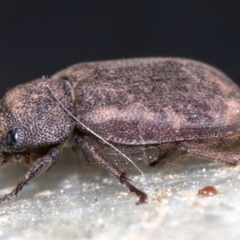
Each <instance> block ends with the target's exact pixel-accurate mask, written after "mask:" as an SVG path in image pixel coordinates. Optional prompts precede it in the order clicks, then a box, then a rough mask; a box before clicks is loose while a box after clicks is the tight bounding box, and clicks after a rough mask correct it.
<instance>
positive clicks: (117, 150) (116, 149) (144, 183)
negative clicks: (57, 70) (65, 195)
mask: <svg viewBox="0 0 240 240" xmlns="http://www.w3.org/2000/svg"><path fill="white" fill-rule="evenodd" d="M47 88H48V90H49V91H50V93H51V94H52V96H53V97H54V99H55V100H56V101H57V102H58V104H59V105H60V106H61V107H62V108H63V110H64V111H65V112H67V113H68V114H69V115H70V116H71V117H72V118H73V119H74V120H75V121H77V122H78V123H79V124H80V125H81V126H83V127H84V128H85V129H86V130H88V131H89V132H90V133H92V134H93V135H94V136H96V137H97V138H99V139H100V140H102V141H103V142H104V143H105V144H107V145H108V146H110V147H111V148H113V149H114V150H115V151H116V152H118V153H120V154H121V155H122V156H123V157H124V158H126V159H127V160H128V162H130V163H131V164H132V165H133V166H134V167H135V168H136V169H137V170H138V171H139V172H140V173H141V175H142V177H141V178H142V179H141V182H142V184H143V188H145V186H146V179H145V176H144V173H143V171H142V170H141V169H140V168H139V167H138V166H137V165H136V164H135V163H134V162H133V161H132V160H131V159H130V158H129V157H128V156H126V155H125V154H124V153H122V152H121V151H120V150H119V149H118V148H116V147H114V146H113V145H112V144H111V143H109V142H108V141H106V140H105V139H104V138H102V137H101V136H100V135H98V134H97V133H95V132H94V131H92V130H91V129H90V128H88V127H87V126H86V125H85V124H83V123H82V122H80V121H79V120H78V119H77V118H76V117H75V116H74V115H73V114H72V113H71V112H70V111H69V110H68V109H67V108H66V107H65V106H64V105H63V104H62V103H61V102H60V101H59V100H58V99H57V97H56V96H55V95H54V93H53V91H52V90H51V88H50V87H49V85H48V84H47Z"/></svg>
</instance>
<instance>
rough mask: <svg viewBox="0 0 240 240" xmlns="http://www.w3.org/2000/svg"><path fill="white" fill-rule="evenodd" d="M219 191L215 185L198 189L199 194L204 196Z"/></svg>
mask: <svg viewBox="0 0 240 240" xmlns="http://www.w3.org/2000/svg"><path fill="white" fill-rule="evenodd" d="M217 193H218V191H217V190H216V188H215V187H213V186H206V187H204V188H202V189H200V190H199V191H198V195H200V196H203V197H208V196H212V195H216V194H217Z"/></svg>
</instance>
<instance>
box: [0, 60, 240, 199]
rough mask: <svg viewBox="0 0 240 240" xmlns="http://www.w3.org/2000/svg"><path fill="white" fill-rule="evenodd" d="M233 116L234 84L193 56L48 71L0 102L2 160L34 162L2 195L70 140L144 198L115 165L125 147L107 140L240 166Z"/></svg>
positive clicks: (156, 160)
mask: <svg viewBox="0 0 240 240" xmlns="http://www.w3.org/2000/svg"><path fill="white" fill-rule="evenodd" d="M76 120H77V121H76ZM239 120H240V89H239V88H238V86H237V85H236V84H234V83H233V82H232V81H231V80H230V79H229V78H228V77H227V76H226V75H224V74H223V73H222V72H220V71H219V70H217V69H215V68H213V67H210V66H209V65H206V64H203V63H200V62H197V61H192V60H187V59H178V58H145V59H144V58H142V59H129V60H113V61H102V62H89V63H80V64H76V65H73V66H71V67H69V68H67V69H65V70H63V71H61V72H58V73H57V74H55V75H53V76H52V77H51V78H50V79H44V78H41V79H36V80H33V81H31V82H28V83H25V84H22V85H18V86H16V87H15V88H13V89H10V90H9V91H8V92H7V93H6V94H5V96H4V97H3V99H2V100H1V104H0V154H1V158H0V163H1V165H3V164H5V163H8V162H16V161H20V160H22V159H24V160H25V161H26V162H28V163H29V162H32V165H31V167H30V168H29V170H28V172H27V173H26V174H25V175H24V177H23V178H22V179H21V180H20V181H19V183H18V184H17V186H16V188H14V189H13V191H12V192H11V193H9V194H7V195H6V196H4V197H3V198H1V199H0V202H2V201H4V200H6V199H10V198H11V197H13V196H14V195H17V194H18V193H19V191H21V190H22V188H23V187H24V186H25V185H26V184H28V183H29V182H30V181H31V180H32V179H34V178H35V177H37V176H39V175H40V174H42V173H44V172H45V171H46V170H47V169H48V168H49V167H50V166H51V165H52V164H53V163H55V162H56V161H57V159H58V158H59V156H60V154H61V151H62V148H63V147H71V148H73V149H74V151H75V152H76V153H77V154H78V155H79V156H80V158H81V160H82V161H85V162H91V161H96V162H97V163H99V164H100V165H101V166H102V167H104V168H105V169H107V170H109V171H110V172H111V173H112V174H113V175H114V176H115V177H116V178H117V179H118V180H119V181H120V182H121V183H122V184H124V185H126V186H127V187H128V188H129V190H130V191H131V192H134V193H135V194H136V195H137V196H138V198H139V199H138V203H144V202H146V201H147V195H146V194H145V193H144V192H142V191H141V190H139V189H137V188H136V187H135V186H134V185H133V184H132V183H130V180H129V179H128V178H127V177H126V173H125V172H123V171H122V170H120V169H119V168H118V167H117V165H119V163H120V162H123V161H124V155H121V154H113V153H114V152H115V150H114V149H113V148H112V147H111V145H112V146H114V147H115V148H116V149H119V151H121V152H122V153H124V154H126V155H127V156H128V157H129V158H130V159H132V160H133V161H134V162H137V161H139V160H143V161H144V162H145V163H147V164H148V165H150V166H155V165H157V166H164V165H166V164H171V163H172V162H173V161H175V160H177V159H179V158H181V157H182V156H184V155H185V154H191V155H196V156H201V157H204V158H208V159H213V160H216V161H221V162H224V163H227V164H231V165H236V164H237V163H238V161H239V159H240V153H239V152H236V151H234V150H233V148H234V146H236V145H237V144H238V143H239V140H240V121H239ZM81 123H82V124H81ZM83 124H84V125H85V126H87V128H86V127H84V125H83ZM89 129H90V130H91V132H90V131H89ZM92 133H95V134H92ZM98 136H100V138H99V137H98ZM102 139H103V140H104V141H105V142H104V141H102ZM106 143H109V144H106ZM115 153H116V152H115Z"/></svg>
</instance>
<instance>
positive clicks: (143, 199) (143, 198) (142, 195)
mask: <svg viewBox="0 0 240 240" xmlns="http://www.w3.org/2000/svg"><path fill="white" fill-rule="evenodd" d="M119 181H120V182H121V183H122V184H124V185H126V186H127V187H128V189H129V191H130V192H132V193H135V194H136V195H137V196H138V201H137V203H136V204H137V205H138V204H142V203H147V194H146V193H144V192H142V191H141V190H139V189H137V188H136V187H135V186H133V185H132V184H131V183H130V182H129V181H131V180H130V179H129V178H127V177H126V173H123V174H122V175H121V177H120V178H119Z"/></svg>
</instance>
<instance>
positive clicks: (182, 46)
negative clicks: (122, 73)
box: [0, 0, 240, 96]
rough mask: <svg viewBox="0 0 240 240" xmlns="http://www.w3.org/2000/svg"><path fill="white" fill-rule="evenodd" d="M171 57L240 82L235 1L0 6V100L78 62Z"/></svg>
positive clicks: (57, 1)
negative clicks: (202, 64)
mask: <svg viewBox="0 0 240 240" xmlns="http://www.w3.org/2000/svg"><path fill="white" fill-rule="evenodd" d="M140 56H178V57H187V58H194V59H198V60H201V61H204V62H207V63H210V64H212V65H214V66H216V67H218V68H220V69H222V70H223V71H224V72H226V73H227V74H228V75H229V76H230V77H231V78H233V79H234V80H235V81H236V82H239V83H240V69H239V64H240V1H221V0H216V1H211V0H208V1H205V0H201V1H193V0H189V1H179V0H158V1H157V0H156V1H155V0H152V1H151V0H146V1H145V0H136V1H133V0H120V1H119V0H96V1H93V0H84V1H74V0H34V1H33V0H24V1H9V0H1V1H0V81H1V88H0V91H1V92H0V95H1V96H2V95H3V93H4V92H5V91H6V89H7V88H9V87H13V86H14V85H16V84H18V83H21V82H26V81H29V80H31V79H34V78H37V77H41V76H42V75H51V74H53V73H54V72H56V71H58V70H60V69H62V68H65V67H67V66H69V65H71V64H74V63H76V62H81V61H93V60H104V59H116V58H128V57H140Z"/></svg>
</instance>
